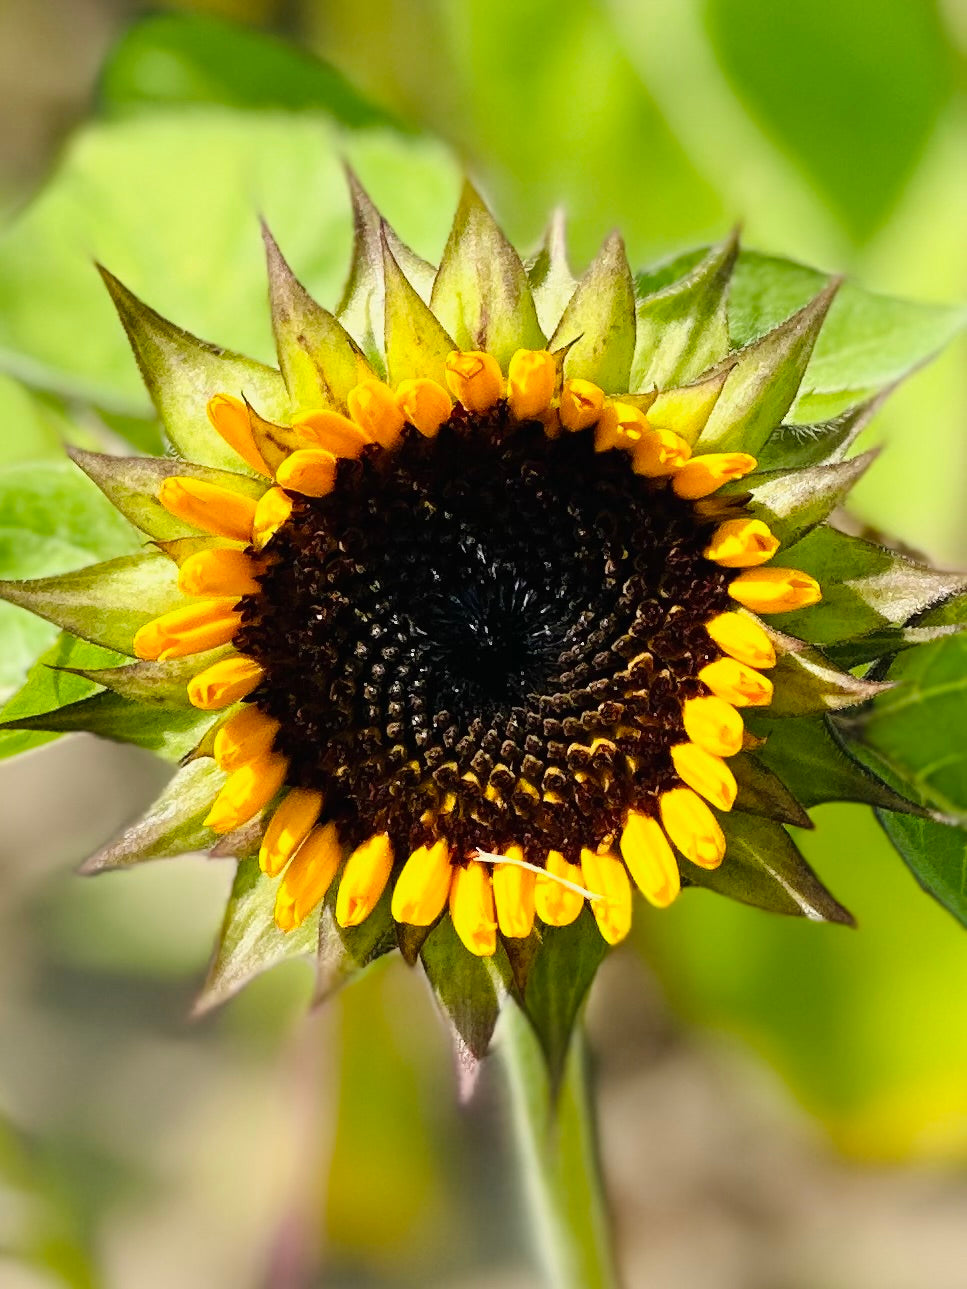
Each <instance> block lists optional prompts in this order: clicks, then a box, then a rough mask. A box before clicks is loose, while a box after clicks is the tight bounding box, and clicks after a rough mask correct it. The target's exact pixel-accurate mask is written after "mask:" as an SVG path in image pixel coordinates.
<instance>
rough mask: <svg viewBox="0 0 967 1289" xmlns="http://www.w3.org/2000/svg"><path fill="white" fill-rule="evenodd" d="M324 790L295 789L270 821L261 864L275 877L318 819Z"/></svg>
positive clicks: (260, 855)
mask: <svg viewBox="0 0 967 1289" xmlns="http://www.w3.org/2000/svg"><path fill="white" fill-rule="evenodd" d="M321 814H322V793H321V792H315V791H314V790H313V789H311V788H292V789H291V791H289V792H287V793H286V794H285V796H284V797H283V798H282V800H281V801H280V802H279V804H278V805H277V806H276V808H275V811H274V813H273V815H272V818H271V820H270V821H269V826H268V828H266V830H265V836H264V837H263V838H262V845H261V846H260V847H259V867H260V868H261V869H262V872H263V873H267V874H268V875H269V877H275V876H276V874H278V873H281V872H282V870H283V868H285V866H286V864H287V863H288V862H289V860H290V859H291V858H292V856H293V855H294V854H295V853H296V851H297V850H298V849H299V847H300V846H301V845H302V843H303V842H304V841H305V839H306V838H307V837H308V836H309V834H310V833H311V832H312V830H313V828H315V826H316V824H317V823H318V822H319V816H320V815H321Z"/></svg>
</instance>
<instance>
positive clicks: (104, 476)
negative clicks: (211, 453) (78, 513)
mask: <svg viewBox="0 0 967 1289" xmlns="http://www.w3.org/2000/svg"><path fill="white" fill-rule="evenodd" d="M68 455H69V456H70V458H71V460H72V461H73V462H74V463H75V464H76V465H77V466H78V467H79V468H80V469H81V470H83V471H84V473H85V474H86V475H87V477H88V478H89V479H91V480H92V481H93V482H94V483H96V484H97V486H98V487H99V488H100V490H101V491H102V492H103V493H104V495H105V496H106V497H107V498H108V500H109V501H110V502H111V505H112V506H115V507H116V508H117V510H118V511H119V512H120V513H121V514H122V515H123V516H124V517H125V519H127V520H129V521H130V523H132V524H134V526H135V527H136V528H140V529H141V531H142V532H143V533H147V535H148V536H149V537H153V538H154V539H155V540H156V541H173V540H175V539H177V538H180V537H189V536H193V535H196V534H197V532H198V529H197V528H192V526H191V525H190V524H186V523H185V522H184V521H183V520H181V519H178V518H177V516H175V515H172V514H170V513H169V511H167V510H165V508H164V506H162V504H161V502H160V501H159V500H158V492H159V489H160V488H161V484H162V483H163V482H164V480H165V479H169V478H171V476H172V475H179V476H182V477H184V478H188V479H201V480H203V481H204V482H205V483H213V484H216V485H217V486H218V487H220V488H229V489H230V490H231V491H233V492H237V493H240V494H241V495H242V496H244V497H252V498H253V499H254V500H258V498H259V497H261V496H262V494H263V493H264V492H265V491H266V490H267V488H268V487H269V481H268V480H267V479H261V478H252V477H251V476H250V475H244V474H236V473H234V472H229V471H227V470H213V469H208V468H206V467H205V466H199V465H195V464H194V462H192V461H177V460H174V459H173V458H171V457H116V456H108V455H106V454H105V453H101V452H82V451H81V450H80V449H79V448H68Z"/></svg>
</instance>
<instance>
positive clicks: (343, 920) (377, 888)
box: [336, 833, 393, 926]
mask: <svg viewBox="0 0 967 1289" xmlns="http://www.w3.org/2000/svg"><path fill="white" fill-rule="evenodd" d="M392 869H393V847H392V846H391V845H390V840H389V837H387V835H386V834H385V833H377V834H376V836H374V837H370V838H369V840H368V841H364V842H363V844H362V845H361V846H357V847H356V849H355V850H354V851H353V853H352V854H351V855H350V856H349V858H348V859H347V860H346V867H345V869H344V870H343V875H342V877H341V878H340V881H339V891H338V893H337V895H336V921H337V922H338V923H339V925H340V926H359V924H360V922H365V920H366V919H367V918H368V917H369V915H370V913H372V911H373V909H374V908H375V907H376V905H377V904H378V903H379V900H380V896H381V895H382V894H383V891H384V890H385V889H386V883H387V882H388V881H389V875H390V873H391V872H392Z"/></svg>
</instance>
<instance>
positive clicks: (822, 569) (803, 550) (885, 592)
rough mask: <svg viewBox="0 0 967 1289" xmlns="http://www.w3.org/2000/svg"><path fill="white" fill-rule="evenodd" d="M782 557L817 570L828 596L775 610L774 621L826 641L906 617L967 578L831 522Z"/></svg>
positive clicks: (808, 570)
mask: <svg viewBox="0 0 967 1289" xmlns="http://www.w3.org/2000/svg"><path fill="white" fill-rule="evenodd" d="M782 560H783V563H784V564H785V563H788V564H789V565H790V566H791V567H792V568H798V569H802V570H803V571H804V572H806V573H811V574H812V576H813V577H815V578H816V580H817V581H818V582H819V585H820V586H821V587H822V591H823V598H822V600H821V601H820V602H819V604H816V605H813V606H812V607H810V608H808V609H799V610H797V611H796V612H794V613H776V614H773V615H771V617H770V622H773V623H775V625H776V626H777V627H779V628H780V629H781V630H782V631H785V632H787V633H788V634H789V635H794V636H799V637H800V639H802V640H808V641H810V642H811V643H813V644H820V645H821V644H826V643H828V642H830V641H834V640H844V639H852V638H853V637H855V636H857V635H863V634H865V633H866V632H868V631H875V630H877V629H878V628H879V627H881V626H883V625H885V624H888V623H894V624H897V625H898V624H900V623H903V622H906V621H907V620H908V619H909V618H911V617H912V616H913V615H914V614H916V613H920V612H922V610H924V609H925V608H927V607H928V606H929V605H931V604H935V603H936V602H937V601H938V600H941V599H943V598H945V597H946V596H948V595H952V594H954V593H956V592H958V591H960V590H962V589H963V588H964V586H965V584H967V578H965V577H964V575H963V574H958V573H941V572H938V571H937V570H936V569H932V568H928V567H926V565H923V564H918V563H916V562H915V561H914V560H911V559H907V557H906V556H905V555H900V554H898V553H897V552H895V551H891V550H887V549H886V548H885V547H883V546H876V545H874V544H873V543H872V542H868V541H864V540H863V539H862V538H860V537H850V536H848V535H847V534H846V533H841V532H838V531H837V530H836V529H834V528H829V527H828V526H827V525H825V524H823V525H821V526H820V527H818V528H814V529H813V531H812V532H811V533H809V534H808V535H807V536H806V537H804V538H803V539H802V541H799V542H796V544H795V545H794V546H792V547H791V548H790V549H789V550H786V551H783V554H782Z"/></svg>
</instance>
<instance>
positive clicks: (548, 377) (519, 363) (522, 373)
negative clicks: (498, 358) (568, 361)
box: [507, 349, 557, 421]
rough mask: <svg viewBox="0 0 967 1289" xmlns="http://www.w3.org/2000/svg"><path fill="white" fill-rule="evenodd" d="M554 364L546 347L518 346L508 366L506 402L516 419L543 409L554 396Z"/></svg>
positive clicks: (530, 416)
mask: <svg viewBox="0 0 967 1289" xmlns="http://www.w3.org/2000/svg"><path fill="white" fill-rule="evenodd" d="M556 381H557V366H556V364H555V362H554V359H553V358H552V357H551V355H550V354H549V353H548V352H547V350H546V349H518V350H517V352H516V353H515V354H514V356H513V358H511V360H510V366H509V367H508V368H507V401H508V403H509V404H510V410H511V411H512V412H513V414H514V415H515V416H516V417H517V419H518V420H519V421H524V420H527V419H528V418H533V417H538V416H540V415H541V414H542V413H544V412H546V411H547V409H548V408H549V407H550V405H551V399H552V398H553V397H554V385H555V382H556Z"/></svg>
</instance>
